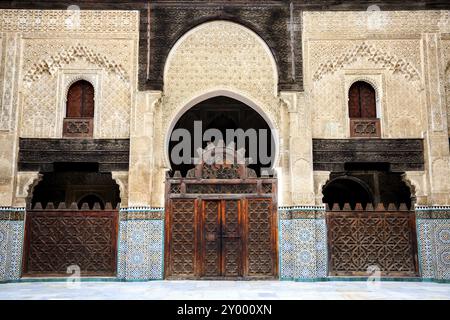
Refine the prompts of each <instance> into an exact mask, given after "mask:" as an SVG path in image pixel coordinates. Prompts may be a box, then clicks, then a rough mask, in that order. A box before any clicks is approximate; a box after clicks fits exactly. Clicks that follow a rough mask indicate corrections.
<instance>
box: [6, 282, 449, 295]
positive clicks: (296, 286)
mask: <svg viewBox="0 0 450 320" xmlns="http://www.w3.org/2000/svg"><path fill="white" fill-rule="evenodd" d="M0 299H1V300H11V299H13V300H24V299H33V300H36V299H38V300H41V299H58V300H65V299H86V300H92V299H94V300H98V299H102V300H103V299H111V300H115V299H124V300H129V299H137V300H140V299H152V300H156V299H168V300H177V299H180V300H191V299H200V300H204V299H206V300H247V299H255V300H265V299H268V300H277V299H286V300H288V299H296V300H297V299H307V300H328V299H338V300H341V299H357V300H361V299H394V300H399V299H401V300H404V299H414V300H415V299H445V300H449V299H450V284H439V283H422V282H376V283H367V282H342V281H336V282H312V283H309V282H289V281H251V282H244V281H152V282H78V283H66V282H24V283H4V284H0Z"/></svg>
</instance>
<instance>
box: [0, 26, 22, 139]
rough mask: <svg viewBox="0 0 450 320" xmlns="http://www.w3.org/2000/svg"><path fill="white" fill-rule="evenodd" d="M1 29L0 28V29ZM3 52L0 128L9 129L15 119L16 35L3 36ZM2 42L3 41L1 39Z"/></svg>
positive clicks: (0, 57) (1, 63)
mask: <svg viewBox="0 0 450 320" xmlns="http://www.w3.org/2000/svg"><path fill="white" fill-rule="evenodd" d="M0 31H1V29H0ZM1 40H4V43H2V46H3V45H5V53H4V57H3V56H0V59H2V61H1V62H0V67H1V68H3V70H2V71H3V74H2V76H3V78H2V83H1V84H2V86H1V87H0V88H2V89H3V90H1V91H0V92H1V93H2V96H1V97H0V104H1V105H0V130H7V131H9V130H11V128H13V123H14V122H15V119H16V112H15V106H16V91H17V89H16V84H17V83H16V81H15V79H16V70H15V66H16V65H17V63H16V62H17V56H18V48H17V43H18V40H17V35H15V34H12V35H7V36H6V37H4V39H1ZM2 42H3V41H2ZM3 58H4V60H3Z"/></svg>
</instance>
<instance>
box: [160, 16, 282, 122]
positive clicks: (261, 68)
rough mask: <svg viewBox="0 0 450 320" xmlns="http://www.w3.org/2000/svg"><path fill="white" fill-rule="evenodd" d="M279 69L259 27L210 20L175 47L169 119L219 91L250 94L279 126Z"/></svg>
mask: <svg viewBox="0 0 450 320" xmlns="http://www.w3.org/2000/svg"><path fill="white" fill-rule="evenodd" d="M277 78H278V75H277V69H276V64H275V62H274V58H273V56H272V55H271V52H270V50H269V49H268V47H267V45H266V44H265V43H264V42H263V41H262V39H260V38H259V36H258V35H256V34H255V33H254V32H253V31H251V30H249V29H247V28H245V27H243V26H241V25H238V24H236V23H232V22H227V21H214V22H208V23H204V24H202V25H200V26H198V27H196V28H194V29H192V30H191V31H189V32H188V33H187V34H186V35H184V36H183V37H182V38H181V39H180V40H179V42H178V43H177V44H176V45H175V46H174V47H173V48H172V51H171V53H170V55H169V57H168V59H167V63H166V67H165V72H164V83H165V87H164V95H165V99H164V100H163V102H164V107H163V110H164V115H163V122H164V123H169V122H170V121H171V120H172V119H173V118H174V117H175V116H176V115H177V113H179V112H180V110H182V109H183V107H185V105H186V104H188V103H189V102H190V101H192V100H193V99H195V98H196V97H199V96H202V95H206V94H207V93H208V92H213V91H218V92H219V91H224V92H225V91H228V92H234V93H236V94H237V95H240V96H244V97H246V98H248V99H249V100H251V101H254V102H255V104H257V105H259V106H260V107H261V109H263V111H264V112H265V113H266V114H267V116H270V117H271V119H272V121H273V122H274V123H275V124H276V125H278V121H277V120H278V106H279V102H278V98H277Z"/></svg>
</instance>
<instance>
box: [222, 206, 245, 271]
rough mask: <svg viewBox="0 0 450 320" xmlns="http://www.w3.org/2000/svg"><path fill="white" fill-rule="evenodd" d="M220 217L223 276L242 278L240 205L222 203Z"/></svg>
mask: <svg viewBox="0 0 450 320" xmlns="http://www.w3.org/2000/svg"><path fill="white" fill-rule="evenodd" d="M223 204H224V208H223V209H224V210H223V211H222V212H223V216H222V221H223V222H222V230H223V231H222V248H223V249H222V257H223V265H222V270H223V275H224V276H226V277H240V276H242V255H243V250H242V241H241V233H242V227H243V226H242V222H243V220H242V219H241V205H240V201H238V200H227V201H224V202H223Z"/></svg>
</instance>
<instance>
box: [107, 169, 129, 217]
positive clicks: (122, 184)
mask: <svg viewBox="0 0 450 320" xmlns="http://www.w3.org/2000/svg"><path fill="white" fill-rule="evenodd" d="M111 175H112V178H113V180H114V181H115V182H116V183H117V185H118V186H119V191H120V206H121V207H122V208H127V207H128V171H112V172H111Z"/></svg>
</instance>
